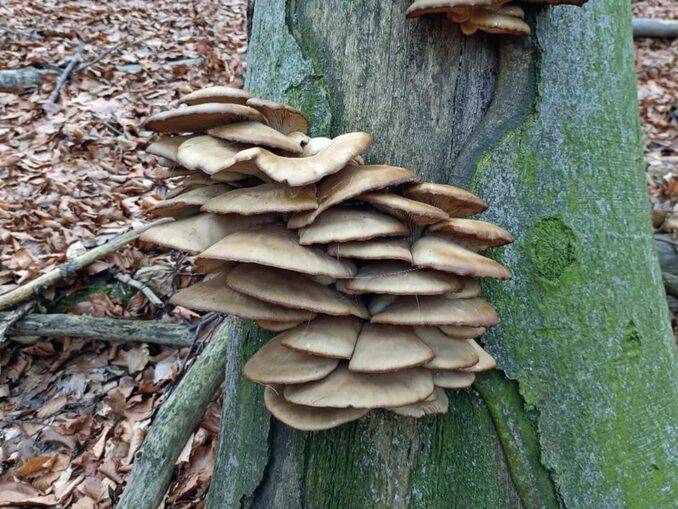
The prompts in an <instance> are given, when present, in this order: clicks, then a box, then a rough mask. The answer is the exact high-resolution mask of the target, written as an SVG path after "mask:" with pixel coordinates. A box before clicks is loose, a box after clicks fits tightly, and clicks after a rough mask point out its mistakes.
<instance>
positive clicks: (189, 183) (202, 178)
mask: <svg viewBox="0 0 678 509" xmlns="http://www.w3.org/2000/svg"><path fill="white" fill-rule="evenodd" d="M212 184H214V180H212V179H211V178H210V177H209V176H208V175H204V174H202V173H194V174H193V175H189V176H187V177H185V178H184V179H183V180H182V181H181V183H180V184H179V185H178V186H177V187H174V188H172V189H170V190H169V191H167V194H166V195H165V198H166V199H170V198H175V197H177V196H179V195H180V194H183V193H186V192H188V191H190V190H192V189H197V188H199V187H204V186H209V185H212Z"/></svg>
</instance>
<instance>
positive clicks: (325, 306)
mask: <svg viewBox="0 0 678 509" xmlns="http://www.w3.org/2000/svg"><path fill="white" fill-rule="evenodd" d="M226 284H228V286H229V287H231V288H232V289H233V290H236V291H238V292H240V293H243V294H245V295H249V296H250V297H255V298H257V299H260V300H263V301H265V302H271V303H273V304H278V305H280V306H287V307H291V308H295V309H307V310H309V311H313V312H316V313H323V314H326V315H331V316H347V315H353V316H357V317H359V318H369V316H370V315H369V314H368V313H367V310H366V309H365V307H364V306H363V305H362V304H360V303H359V302H358V301H357V300H354V299H352V298H350V297H347V296H344V295H342V294H341V293H339V292H338V291H336V290H335V289H334V288H331V287H329V286H325V285H322V284H320V283H316V282H315V281H313V280H312V279H310V278H308V277H306V276H304V275H302V274H299V273H298V272H290V271H287V270H281V269H276V268H273V267H266V266H262V265H255V264H245V263H243V264H241V265H238V266H237V267H235V268H234V269H233V270H232V271H231V272H230V273H229V274H228V277H227V278H226Z"/></svg>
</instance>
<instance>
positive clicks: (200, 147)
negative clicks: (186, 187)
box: [177, 136, 252, 175]
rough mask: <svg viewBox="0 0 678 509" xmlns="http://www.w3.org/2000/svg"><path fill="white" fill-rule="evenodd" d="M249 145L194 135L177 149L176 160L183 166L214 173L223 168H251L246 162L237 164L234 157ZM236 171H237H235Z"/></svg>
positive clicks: (231, 170)
mask: <svg viewBox="0 0 678 509" xmlns="http://www.w3.org/2000/svg"><path fill="white" fill-rule="evenodd" d="M248 148H249V145H242V144H240V143H228V142H226V141H224V140H220V139H219V138H214V137H213V136H194V137H192V138H190V139H189V140H187V141H185V142H184V143H182V144H181V145H180V146H179V148H178V149H177V162H178V163H179V164H180V165H182V166H183V167H184V168H188V169H189V170H194V171H203V172H205V173H207V174H208V175H214V174H216V173H219V172H220V171H223V170H228V171H229V172H234V171H235V170H236V169H238V168H244V169H250V170H251V169H252V167H251V165H248V164H237V162H236V160H235V157H236V156H237V155H238V154H239V153H240V152H242V151H243V150H246V149H248ZM236 173H237V172H236Z"/></svg>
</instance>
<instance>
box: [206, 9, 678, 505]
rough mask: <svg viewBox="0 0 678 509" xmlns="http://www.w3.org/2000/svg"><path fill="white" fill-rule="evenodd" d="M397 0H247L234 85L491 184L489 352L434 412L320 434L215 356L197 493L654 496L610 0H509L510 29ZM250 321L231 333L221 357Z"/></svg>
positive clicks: (638, 190)
mask: <svg viewBox="0 0 678 509" xmlns="http://www.w3.org/2000/svg"><path fill="white" fill-rule="evenodd" d="M408 4H409V0H394V1H389V2H385V1H384V2H373V1H367V0H355V1H351V2H345V1H343V0H306V1H303V2H301V1H295V0H256V3H255V6H254V18H253V26H252V35H251V41H250V54H249V73H250V74H249V77H248V82H247V87H248V88H249V89H250V90H252V91H253V92H255V93H257V94H260V95H262V96H264V97H269V98H272V99H278V100H284V101H286V102H289V103H291V104H293V105H295V106H297V107H300V108H301V109H303V110H304V111H305V112H306V113H307V114H308V115H309V116H310V118H311V120H312V125H313V132H314V134H331V135H336V134H339V133H342V132H346V131H351V130H367V131H370V132H371V133H373V134H374V137H375V143H374V146H373V148H372V149H371V150H370V152H369V154H368V160H369V161H372V162H384V163H390V164H395V165H402V166H405V167H407V168H410V169H412V170H414V171H416V172H417V173H419V174H420V175H421V176H422V177H424V178H426V179H431V180H435V181H439V182H449V183H453V184H457V185H461V186H464V187H470V188H473V189H474V190H475V191H476V192H478V193H479V194H480V195H481V196H482V197H483V198H484V199H485V200H486V201H487V202H488V203H489V204H491V208H490V210H489V212H488V213H486V214H485V218H486V219H487V220H490V221H492V222H495V223H497V224H499V225H501V226H503V227H505V228H507V229H508V230H509V231H511V232H512V233H513V234H514V235H515V237H516V242H515V243H514V244H513V245H512V246H511V247H508V248H505V249H501V250H497V252H496V253H494V256H496V257H498V258H501V261H502V262H504V263H505V264H506V265H507V266H508V267H510V268H511V270H512V271H513V273H514V276H515V277H514V280H513V281H512V282H510V283H505V282H501V283H487V284H485V285H484V288H483V290H484V294H485V295H486V296H487V298H488V299H489V300H490V301H491V302H493V303H494V304H495V305H496V307H497V309H498V311H499V315H500V316H501V318H502V323H501V325H500V326H499V327H497V328H496V329H494V330H493V331H492V332H490V333H489V334H487V336H486V337H485V338H484V342H485V345H486V348H487V349H488V350H489V351H490V352H491V353H492V354H493V355H494V356H495V357H496V358H497V360H498V364H499V370H498V371H496V372H494V373H490V374H487V375H484V376H481V377H479V380H478V382H477V383H476V384H475V385H474V388H473V389H472V390H468V391H464V392H452V393H450V401H451V404H450V411H449V414H448V415H446V416H442V417H438V418H429V419H423V420H421V421H412V420H409V419H406V418H399V417H394V416H392V415H390V414H387V413H385V412H373V413H371V414H370V415H369V417H368V418H365V419H363V420H361V421H359V422H357V423H355V424H351V425H347V426H343V427H341V428H339V429H336V430H333V431H330V432H325V433H317V434H303V433H297V432H295V431H292V430H290V429H289V428H287V427H286V426H284V425H282V424H280V423H279V422H276V421H271V422H270V426H269V421H268V419H265V417H264V416H265V414H264V413H263V412H264V410H263V404H262V402H261V399H260V392H258V391H254V390H253V389H252V388H251V386H250V385H249V383H248V382H242V381H241V377H240V376H239V375H237V374H236V375H233V376H232V377H231V382H230V383H232V384H235V385H233V386H231V387H230V389H229V391H228V392H227V397H226V399H227V400H228V401H226V403H225V405H226V407H225V410H226V409H228V412H229V414H228V415H229V416H230V417H229V419H228V420H225V422H224V426H223V427H222V434H221V437H220V453H219V460H218V465H217V469H216V471H215V476H214V478H213V481H212V488H211V492H210V497H209V499H208V507H209V508H217V507H257V508H259V507H261V508H270V507H274V508H285V509H288V508H303V507H308V508H314V509H315V508H325V507H337V508H346V507H351V508H353V507H355V508H363V507H365V508H366V507H369V508H375V507H376V508H382V507H383V508H399V507H422V508H424V507H425V508H437V507H445V508H448V507H460V508H475V507H478V508H487V507H501V508H513V507H516V508H518V507H526V508H533V507H567V508H591V507H595V508H598V509H601V508H618V507H657V508H659V507H672V506H673V505H674V504H675V501H676V500H678V485H677V482H676V479H678V464H677V460H676V458H678V372H677V371H678V369H677V367H678V362H677V358H676V357H677V356H676V350H675V346H674V340H673V337H672V334H671V330H670V327H669V323H668V319H667V318H668V317H667V306H666V299H665V297H664V295H663V288H662V281H661V275H660V272H659V267H658V264H657V259H656V254H655V252H654V244H653V241H652V236H651V229H650V223H649V214H648V205H647V200H646V196H645V190H644V182H643V175H642V152H641V144H640V135H639V125H638V111H637V104H636V88H635V77H634V54H633V46H632V37H631V16H630V9H629V4H628V2H619V1H616V0H594V1H591V2H589V3H588V4H587V5H586V6H585V7H583V8H576V7H572V6H558V7H543V6H533V7H528V8H527V10H528V21H529V23H530V25H531V26H532V27H533V35H532V36H531V37H529V38H496V37H488V36H483V35H479V36H474V37H470V38H464V37H462V36H461V35H460V33H459V31H458V29H457V28H456V26H455V25H454V24H453V23H451V22H450V21H448V20H446V19H445V18H444V17H428V18H420V19H418V20H416V21H407V20H405V18H404V12H405V9H406V8H407V5H408ZM261 341H262V339H257V338H256V337H253V335H252V334H251V333H248V335H247V338H246V343H245V345H246V348H245V347H243V348H241V349H240V350H238V351H237V352H235V351H234V352H232V353H233V354H234V355H237V356H238V357H237V358H234V359H229V361H228V363H229V367H228V368H227V378H228V376H229V373H231V374H232V373H233V372H234V370H235V369H236V368H237V365H238V364H240V363H242V357H243V356H245V357H246V353H247V352H249V351H251V350H252V349H253V348H254V347H256V344H257V343H258V342H259V343H260V342H261ZM227 385H228V382H227ZM245 391H247V394H245ZM244 395H246V396H248V397H244ZM252 395H258V399H257V398H253V397H252ZM225 413H226V412H225ZM262 423H263V424H262ZM262 444H267V446H268V452H267V454H265V453H263V452H262Z"/></svg>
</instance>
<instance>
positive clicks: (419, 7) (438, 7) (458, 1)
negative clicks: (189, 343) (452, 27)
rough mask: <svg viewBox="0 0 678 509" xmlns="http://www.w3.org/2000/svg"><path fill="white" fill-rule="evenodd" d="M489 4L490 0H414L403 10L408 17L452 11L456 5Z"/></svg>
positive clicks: (473, 5) (474, 5)
mask: <svg viewBox="0 0 678 509" xmlns="http://www.w3.org/2000/svg"><path fill="white" fill-rule="evenodd" d="M484 5H486V6H490V5H492V1H491V0H416V1H415V2H414V3H413V4H412V5H410V7H409V8H408V9H407V11H405V16H406V17H408V18H416V17H417V16H423V15H425V14H440V13H446V12H450V11H453V10H454V9H455V8H456V7H463V6H469V7H476V6H484Z"/></svg>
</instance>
